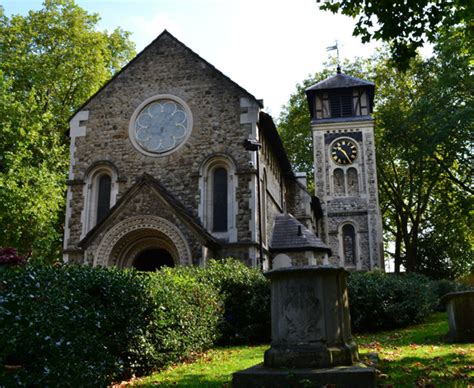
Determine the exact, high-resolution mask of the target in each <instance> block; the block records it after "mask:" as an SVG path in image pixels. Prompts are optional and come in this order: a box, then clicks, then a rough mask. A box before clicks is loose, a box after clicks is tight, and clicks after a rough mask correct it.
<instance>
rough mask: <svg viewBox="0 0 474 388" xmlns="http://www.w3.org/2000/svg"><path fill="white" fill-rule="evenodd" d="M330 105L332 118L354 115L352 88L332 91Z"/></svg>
mask: <svg viewBox="0 0 474 388" xmlns="http://www.w3.org/2000/svg"><path fill="white" fill-rule="evenodd" d="M329 105H330V110H331V118H336V117H350V116H353V115H354V112H353V109H352V90H348V91H332V92H330V93H329Z"/></svg>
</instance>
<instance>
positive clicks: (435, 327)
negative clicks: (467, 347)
mask: <svg viewBox="0 0 474 388" xmlns="http://www.w3.org/2000/svg"><path fill="white" fill-rule="evenodd" d="M447 333H448V318H447V315H446V313H436V314H433V315H432V316H431V317H430V318H429V320H428V321H427V322H426V323H423V324H418V325H416V326H412V327H408V328H403V329H399V330H397V331H394V330H392V331H383V332H377V333H358V334H355V335H354V337H355V340H356V342H357V344H359V345H361V346H362V347H364V346H367V345H369V344H370V343H372V342H374V341H378V342H381V343H383V344H384V345H390V346H409V345H411V344H423V345H442V344H448V341H447Z"/></svg>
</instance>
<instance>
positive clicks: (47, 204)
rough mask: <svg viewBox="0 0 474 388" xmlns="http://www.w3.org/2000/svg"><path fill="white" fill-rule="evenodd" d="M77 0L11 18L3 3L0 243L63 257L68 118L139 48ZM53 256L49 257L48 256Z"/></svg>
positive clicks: (49, 3) (52, 1)
mask: <svg viewBox="0 0 474 388" xmlns="http://www.w3.org/2000/svg"><path fill="white" fill-rule="evenodd" d="M98 21H99V17H98V16H97V15H95V14H94V15H91V14H88V13H87V12H86V11H84V10H83V9H81V8H80V7H78V6H77V5H76V4H75V3H74V1H73V0H45V2H44V4H43V8H42V9H41V10H39V11H30V12H29V13H28V15H26V16H21V15H13V16H11V17H10V18H8V17H7V16H6V15H5V14H4V12H3V9H2V8H1V7H0V118H1V119H0V130H1V132H2V137H1V138H0V225H2V228H1V233H0V246H13V247H15V248H17V249H18V250H19V251H20V252H21V253H30V252H32V257H33V258H34V259H46V258H58V257H59V255H60V250H61V239H62V234H63V233H62V222H63V219H64V216H63V214H62V212H63V210H64V209H63V203H64V191H65V185H64V182H65V180H66V175H65V172H66V171H67V165H68V158H69V155H68V147H67V146H66V143H67V138H66V130H67V127H68V119H69V117H70V116H71V114H72V113H73V112H74V111H75V110H76V109H77V108H79V107H80V106H81V105H82V104H83V103H84V102H85V101H86V100H87V98H89V97H90V96H91V95H92V94H93V93H95V92H96V91H97V90H98V88H99V87H100V86H101V85H103V84H104V83H105V81H106V80H108V79H109V78H110V77H111V76H112V75H113V73H114V72H116V71H118V70H119V69H120V68H121V67H122V66H123V65H124V64H125V63H126V62H128V60H129V59H131V58H132V57H133V55H134V46H133V43H132V42H131V41H130V40H129V34H128V33H126V32H124V31H122V30H120V29H116V30H115V31H113V32H112V33H108V32H98V31H96V27H97V23H98ZM48 260H49V259H48Z"/></svg>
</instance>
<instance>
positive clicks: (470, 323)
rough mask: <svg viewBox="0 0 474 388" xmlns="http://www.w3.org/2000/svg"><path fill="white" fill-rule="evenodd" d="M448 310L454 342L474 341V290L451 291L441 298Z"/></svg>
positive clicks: (450, 336)
mask: <svg viewBox="0 0 474 388" xmlns="http://www.w3.org/2000/svg"><path fill="white" fill-rule="evenodd" d="M441 302H442V303H444V304H445V305H446V311H447V312H448V324H449V333H448V337H449V339H450V340H451V341H452V342H474V290H468V291H459V292H451V293H449V294H446V295H445V296H443V298H442V299H441Z"/></svg>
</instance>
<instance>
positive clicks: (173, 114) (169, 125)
mask: <svg viewBox="0 0 474 388" xmlns="http://www.w3.org/2000/svg"><path fill="white" fill-rule="evenodd" d="M189 132H190V125H189V117H188V113H187V112H186V109H185V108H184V107H183V106H182V105H181V104H180V103H179V102H177V101H174V100H171V99H159V100H156V101H153V102H151V103H150V104H148V105H146V106H145V107H144V108H143V109H142V110H141V111H140V112H139V113H138V115H137V116H136V119H135V122H134V124H133V135H134V140H135V141H136V143H137V144H138V145H139V146H140V147H141V148H142V149H143V150H145V151H147V152H149V153H152V154H163V153H167V152H170V151H172V150H174V149H175V148H177V147H178V146H179V145H180V144H182V143H183V142H184V141H185V140H186V139H187V136H188V134H189Z"/></svg>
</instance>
